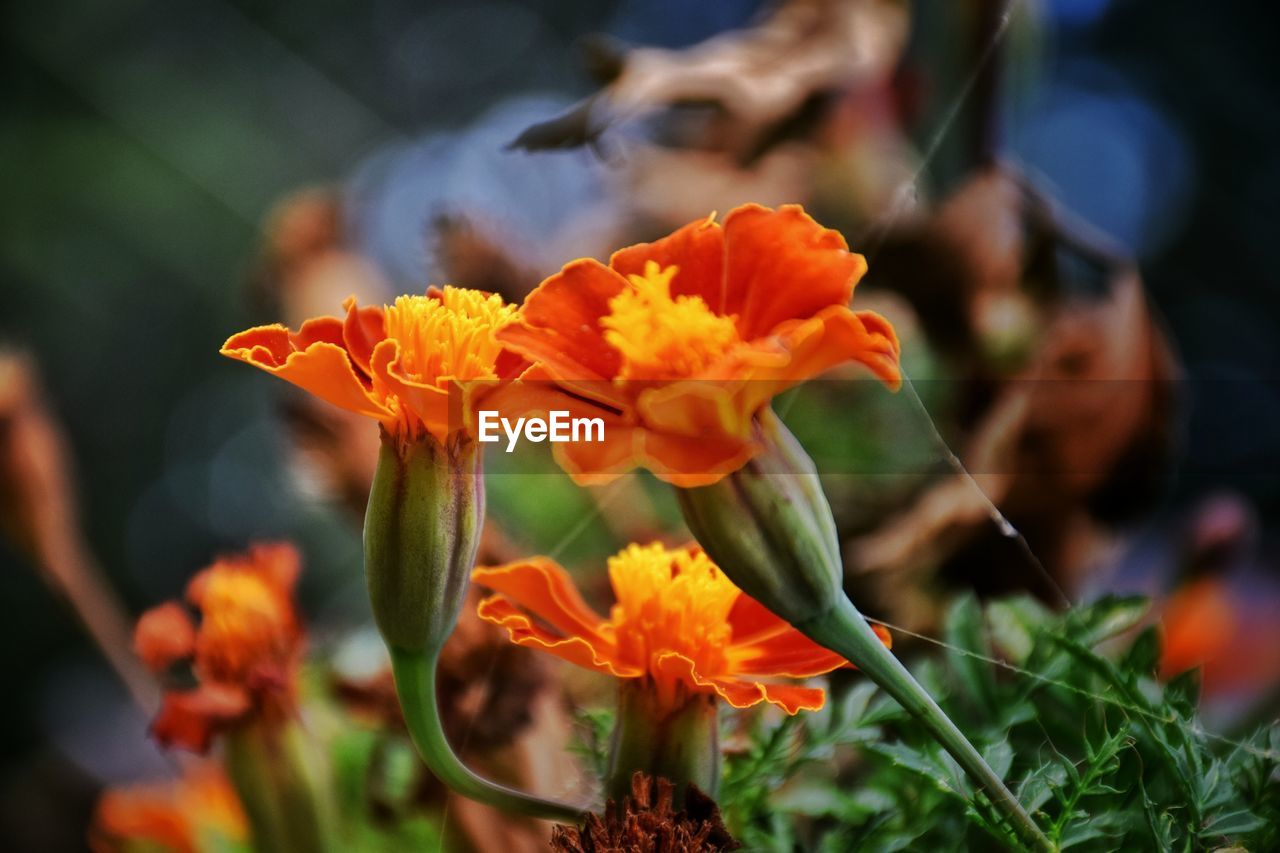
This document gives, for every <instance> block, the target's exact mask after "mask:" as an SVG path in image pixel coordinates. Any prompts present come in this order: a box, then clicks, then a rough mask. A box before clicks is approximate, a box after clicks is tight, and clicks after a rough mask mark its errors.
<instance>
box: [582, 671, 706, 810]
mask: <svg viewBox="0 0 1280 853" xmlns="http://www.w3.org/2000/svg"><path fill="white" fill-rule="evenodd" d="M719 737H720V723H719V716H718V714H717V707H716V700H715V697H714V696H712V695H711V694H699V693H695V694H691V695H687V696H684V697H683V698H682V701H680V702H678V703H677V704H676V705H675V706H673V707H664V706H663V705H662V704H661V703H660V702H659V700H658V696H657V695H656V693H655V692H654V690H653V687H652V685H651V684H648V683H646V682H645V680H644V679H625V680H623V682H622V684H621V686H620V687H619V692H618V722H617V727H616V728H615V729H614V732H613V748H612V753H611V755H610V758H609V774H608V778H607V779H606V782H605V795H606V796H608V797H609V798H611V799H613V800H615V801H617V802H621V801H622V798H623V797H626V796H627V795H629V794H630V793H631V777H632V775H633V774H634V773H635V772H636V771H637V770H642V771H644V772H645V773H648V774H649V775H650V776H653V777H655V778H663V779H666V780H668V781H669V782H671V783H672V784H673V785H674V786H675V796H676V804H677V805H680V804H682V803H683V801H684V797H685V794H686V793H687V792H688V789H689V785H690V784H691V783H692V784H694V785H697V786H698V788H700V789H701V790H702V792H703V793H705V794H707V795H708V796H711V797H714V796H715V794H716V789H717V787H719V783H720V743H719Z"/></svg>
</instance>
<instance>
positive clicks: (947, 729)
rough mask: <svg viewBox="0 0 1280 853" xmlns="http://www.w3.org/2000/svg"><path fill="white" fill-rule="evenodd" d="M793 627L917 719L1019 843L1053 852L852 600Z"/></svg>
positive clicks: (967, 741)
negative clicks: (863, 675) (845, 661)
mask: <svg viewBox="0 0 1280 853" xmlns="http://www.w3.org/2000/svg"><path fill="white" fill-rule="evenodd" d="M796 628H798V629H799V630H800V631H802V632H803V633H805V634H806V635H808V637H809V638H810V639H812V640H813V641H814V642H816V643H819V644H820V645H823V646H826V647H827V648H829V649H832V650H833V651H836V652H838V653H839V654H841V655H843V656H844V657H845V658H847V659H848V660H849V661H850V662H852V663H853V664H854V665H856V666H857V667H858V669H860V670H862V671H863V672H864V673H866V675H867V677H868V678H870V679H871V680H872V681H874V682H875V683H876V684H878V685H879V686H880V687H881V688H882V689H883V690H884V691H885V692H886V693H888V694H889V695H890V696H892V697H893V698H894V699H896V700H897V701H898V703H899V704H901V705H902V707H903V708H905V709H906V710H907V712H908V713H910V714H911V715H912V716H914V717H915V718H916V719H918V720H919V721H920V722H921V723H922V724H923V725H924V726H925V728H927V729H928V730H929V731H930V732H931V733H932V734H933V736H934V737H935V738H937V740H938V743H940V744H942V746H943V748H945V749H946V750H947V752H949V753H951V756H952V757H953V758H955V760H956V762H957V763H959V765H960V766H961V767H962V768H964V771H965V772H966V773H968V774H969V776H970V778H972V779H973V780H974V781H976V782H977V783H978V784H980V785H981V786H982V788H983V790H984V791H985V792H986V794H987V797H988V798H990V800H991V803H992V805H994V806H995V807H996V809H997V810H998V811H999V812H1000V813H1001V814H1002V815H1003V816H1004V818H1005V819H1006V820H1007V821H1008V822H1009V825H1010V827H1011V828H1012V829H1013V831H1014V832H1015V833H1016V834H1017V835H1018V837H1019V838H1020V839H1021V840H1022V842H1023V843H1024V844H1026V845H1027V846H1028V847H1029V848H1030V849H1032V850H1044V851H1053V850H1054V849H1055V848H1054V846H1053V844H1052V843H1051V842H1050V841H1049V839H1048V838H1047V837H1046V836H1045V834H1044V833H1043V832H1042V831H1041V830H1040V828H1039V827H1038V826H1036V823H1035V821H1034V820H1032V819H1031V816H1030V815H1029V814H1027V812H1026V810H1025V809H1023V808H1022V804H1021V803H1019V802H1018V800H1017V798H1016V797H1014V796H1013V793H1012V792H1010V791H1009V789H1008V788H1007V787H1005V784H1004V781H1003V780H1001V778H1000V777H999V776H997V775H996V773H995V771H994V770H992V769H991V766H990V765H988V764H987V762H986V760H985V759H983V757H982V756H981V755H979V754H978V750H977V749H975V748H974V746H973V744H971V743H970V742H969V739H968V738H966V737H965V736H964V733H963V732H961V731H960V729H958V728H957V727H956V724H955V723H953V722H951V718H950V717H948V716H947V715H946V713H945V712H944V711H943V710H942V709H941V708H939V707H938V703H937V702H935V701H934V700H933V697H932V696H930V695H929V693H928V691H926V690H925V689H924V688H923V687H921V686H920V683H919V682H918V681H916V680H915V678H914V677H913V676H912V675H911V673H910V672H908V671H907V668H906V667H905V666H903V665H902V662H901V661H899V660H898V659H897V658H896V657H894V655H893V653H892V652H890V651H889V650H888V649H887V648H885V647H884V644H883V643H881V642H880V638H879V637H877V636H876V633H875V631H873V630H871V626H870V625H868V624H867V620H866V619H864V618H863V616H862V614H861V613H859V612H858V609H857V608H856V607H854V606H853V602H851V601H849V599H848V598H842V599H840V600H839V601H837V603H836V606H835V607H834V608H833V609H832V610H831V611H829V612H828V613H826V614H825V615H823V616H818V617H815V618H813V619H810V620H808V621H807V622H803V623H800V624H798V625H796Z"/></svg>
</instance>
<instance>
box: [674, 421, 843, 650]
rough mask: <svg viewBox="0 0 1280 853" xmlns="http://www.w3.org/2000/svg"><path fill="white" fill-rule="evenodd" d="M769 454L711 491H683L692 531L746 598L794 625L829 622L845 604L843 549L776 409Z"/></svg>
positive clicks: (766, 428) (765, 435) (763, 429)
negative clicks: (820, 618)
mask: <svg viewBox="0 0 1280 853" xmlns="http://www.w3.org/2000/svg"><path fill="white" fill-rule="evenodd" d="M755 428H756V430H757V439H758V440H759V442H760V443H761V444H762V445H763V447H764V450H763V451H762V452H760V453H759V454H758V455H756V456H755V457H754V458H752V459H751V460H750V461H749V462H747V464H746V465H744V466H743V467H741V468H739V469H738V470H737V471H734V472H733V473H732V474H729V475H727V476H725V477H724V478H723V479H721V480H720V481H719V482H716V483H713V484H711V485H709V486H699V487H696V488H690V489H677V490H676V493H677V496H678V498H679V501H680V508H681V510H682V511H683V513H684V519H685V523H686V524H688V526H689V530H690V531H692V533H693V535H694V538H696V539H697V540H698V543H699V544H700V545H702V547H703V549H704V550H706V552H707V554H708V555H709V556H710V557H711V559H712V560H714V561H715V563H716V565H718V566H720V567H721V569H722V570H723V571H724V572H725V574H726V575H728V576H729V579H730V580H732V581H733V582H734V583H735V584H737V585H738V587H739V588H740V589H741V590H742V591H743V592H745V593H746V594H747V595H749V596H751V597H752V598H754V599H755V600H756V601H759V602H760V603H761V604H763V605H764V606H765V607H767V608H769V609H770V610H772V611H773V612H774V613H777V614H778V615H779V616H781V617H782V618H784V619H786V620H787V621H788V622H791V623H792V624H793V625H794V624H800V623H802V622H806V621H808V620H810V619H813V618H815V617H817V616H821V615H823V614H826V613H828V612H830V611H831V610H832V608H834V607H835V605H836V602H837V601H839V600H840V599H842V598H843V597H844V593H843V571H842V569H841V560H840V544H839V540H838V538H837V536H836V525H835V520H834V519H833V518H832V516H831V507H830V505H829V504H828V503H827V498H826V495H825V494H823V491H822V485H821V483H820V482H819V480H818V472H817V469H816V468H815V467H814V464H813V460H812V459H810V458H809V456H808V454H806V453H805V451H804V448H803V447H801V446H800V443H799V442H798V441H797V440H796V438H795V436H794V435H792V434H791V432H790V431H789V430H788V429H787V428H786V426H785V425H784V424H783V423H782V421H781V420H779V419H778V417H777V416H776V415H775V414H774V413H773V412H772V411H771V410H769V409H765V410H763V411H762V412H761V414H760V415H759V416H758V417H757V419H756V424H755Z"/></svg>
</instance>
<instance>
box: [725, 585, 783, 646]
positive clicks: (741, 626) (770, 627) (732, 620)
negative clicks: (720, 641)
mask: <svg viewBox="0 0 1280 853" xmlns="http://www.w3.org/2000/svg"><path fill="white" fill-rule="evenodd" d="M729 626H730V627H731V628H732V629H733V644H734V645H739V644H746V643H751V642H756V641H758V640H763V639H767V638H769V637H773V636H775V635H777V634H781V633H783V632H785V631H794V630H795V629H794V628H792V627H791V623H790V622H788V621H786V620H785V619H783V618H782V617H781V616H779V615H777V614H776V613H774V612H773V611H772V610H770V609H769V608H767V607H765V606H764V605H763V604H761V603H760V602H758V601H756V600H755V599H754V598H752V597H751V596H749V595H740V596H738V600H737V601H735V602H734V603H733V609H732V610H730V611H729Z"/></svg>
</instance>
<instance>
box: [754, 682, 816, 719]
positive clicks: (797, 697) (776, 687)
mask: <svg viewBox="0 0 1280 853" xmlns="http://www.w3.org/2000/svg"><path fill="white" fill-rule="evenodd" d="M761 687H762V688H764V698H765V699H766V700H768V701H769V702H772V703H773V704H774V705H777V706H778V707H779V708H781V709H782V710H784V711H786V712H787V713H788V714H792V715H795V714H798V713H799V712H801V711H818V710H821V709H822V706H823V705H825V704H826V702H827V692H826V691H825V690H823V689H822V688H821V687H797V686H796V685H794V684H762V685H761Z"/></svg>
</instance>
